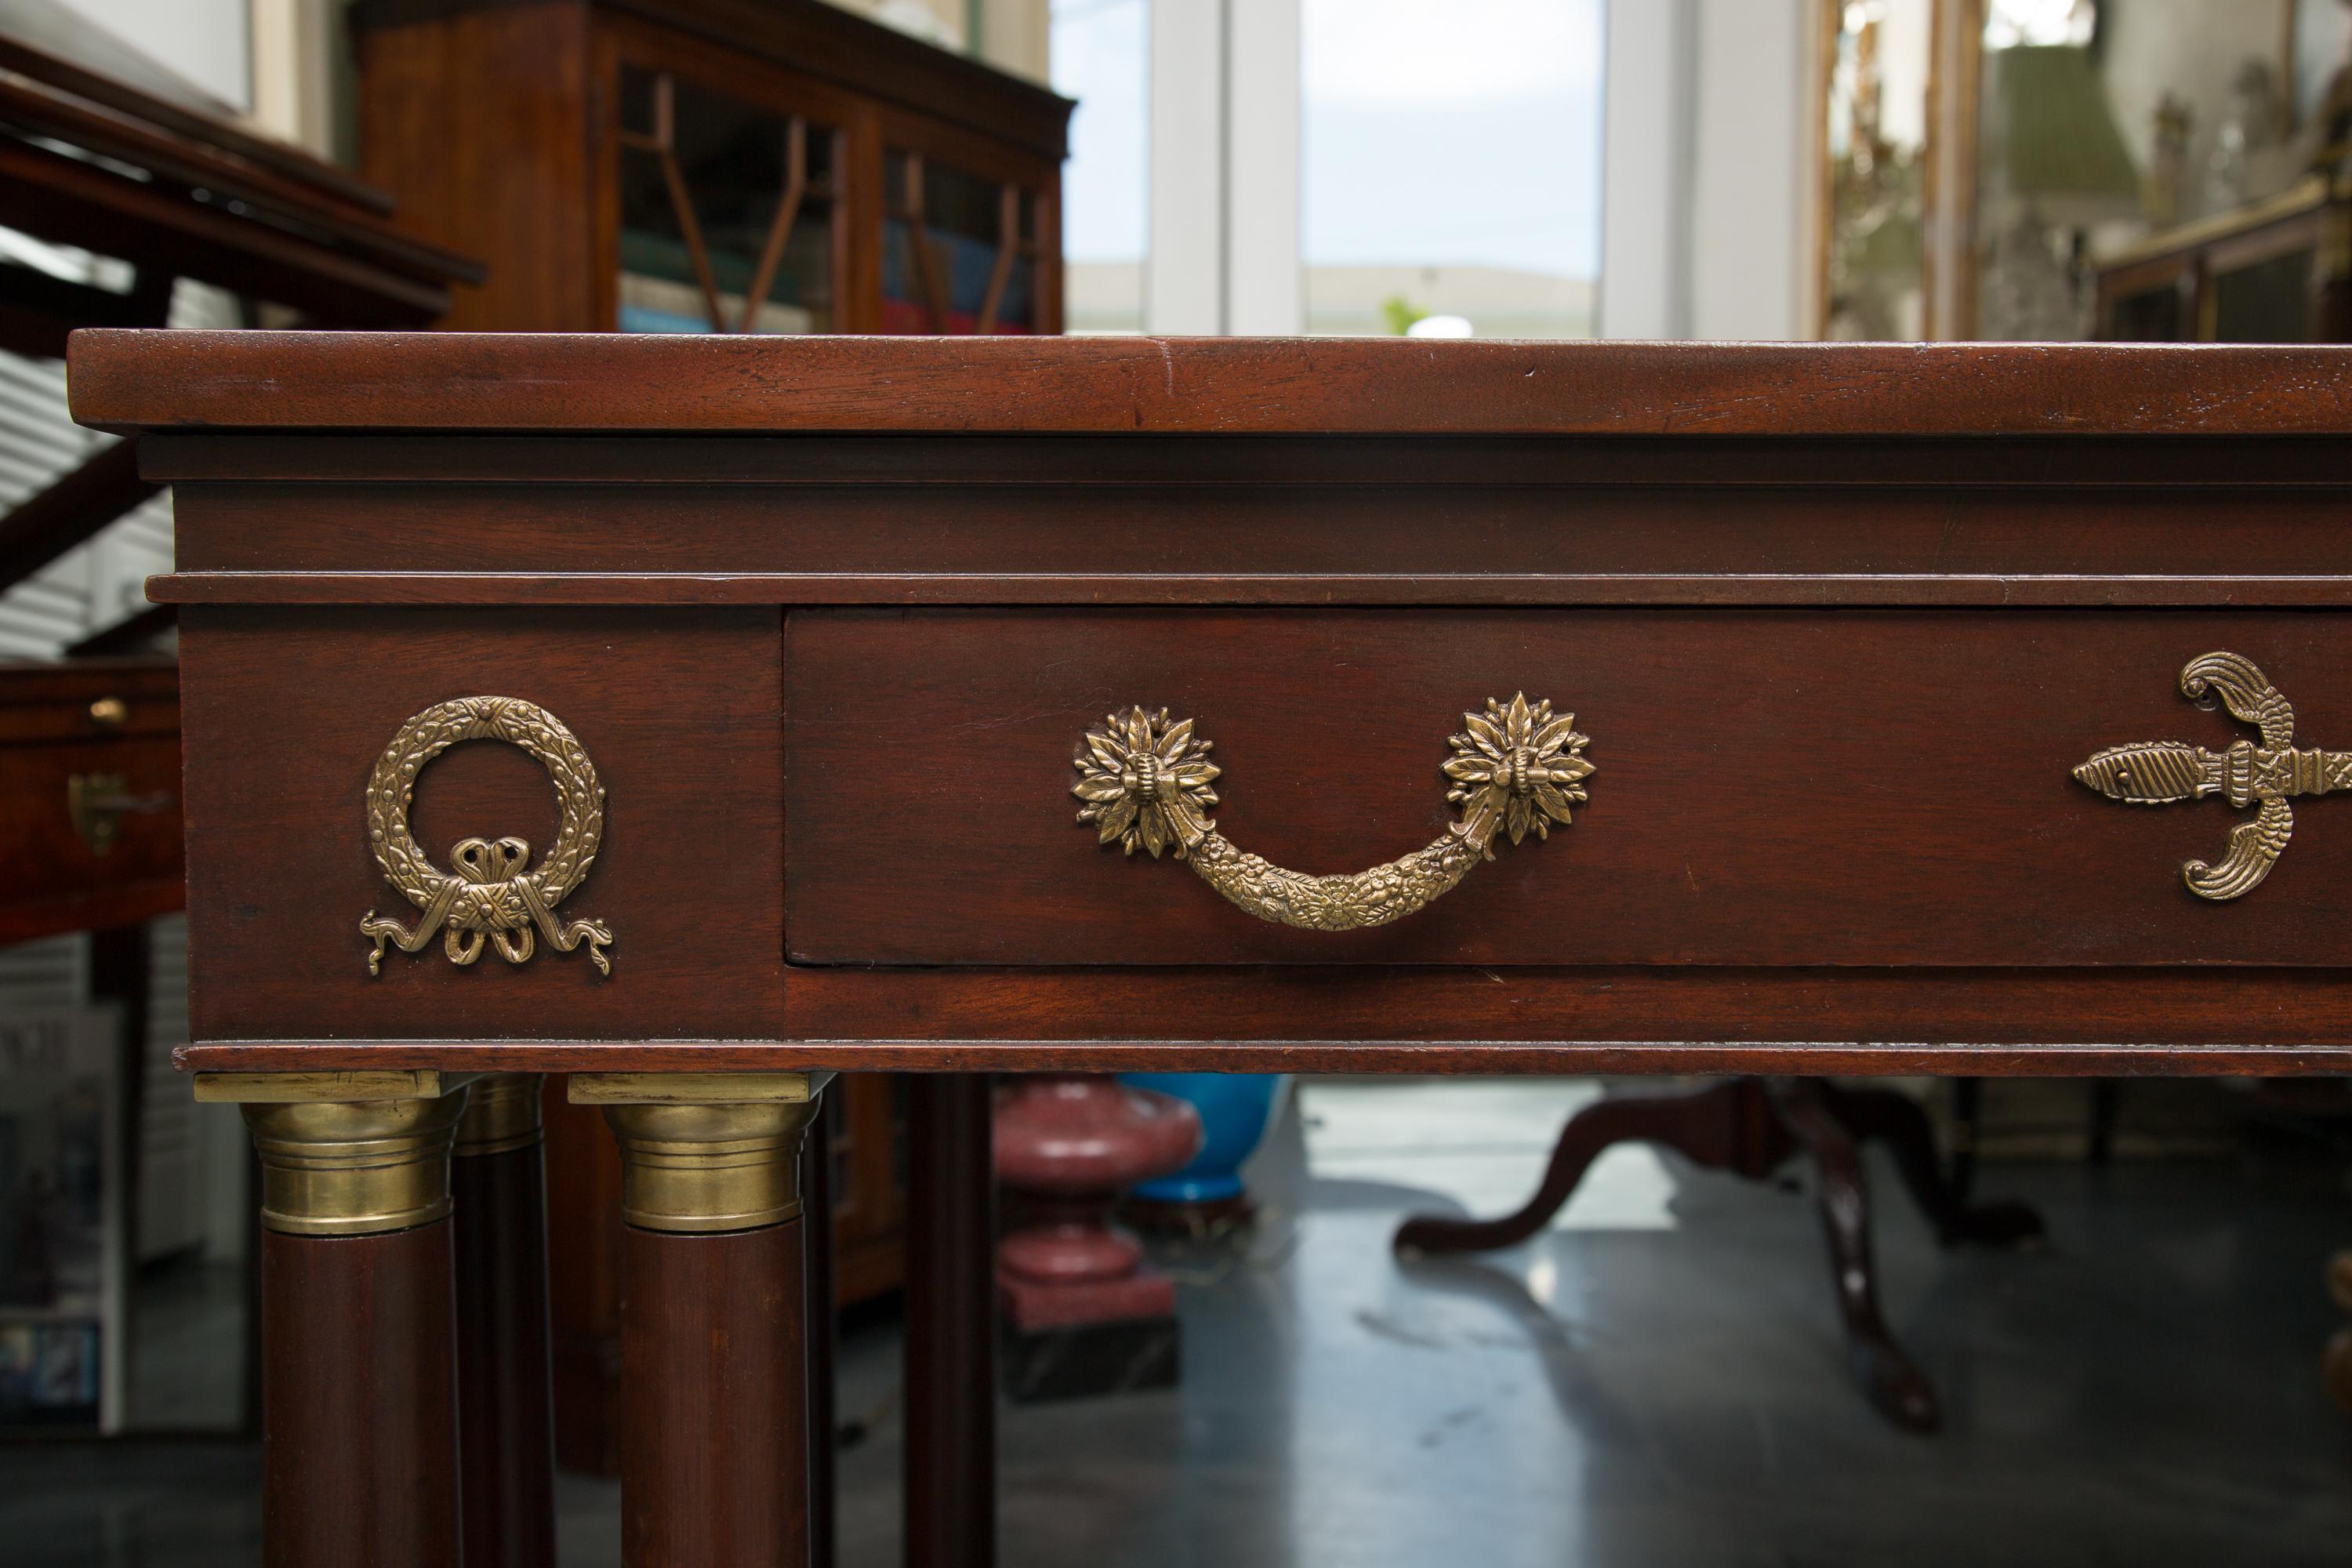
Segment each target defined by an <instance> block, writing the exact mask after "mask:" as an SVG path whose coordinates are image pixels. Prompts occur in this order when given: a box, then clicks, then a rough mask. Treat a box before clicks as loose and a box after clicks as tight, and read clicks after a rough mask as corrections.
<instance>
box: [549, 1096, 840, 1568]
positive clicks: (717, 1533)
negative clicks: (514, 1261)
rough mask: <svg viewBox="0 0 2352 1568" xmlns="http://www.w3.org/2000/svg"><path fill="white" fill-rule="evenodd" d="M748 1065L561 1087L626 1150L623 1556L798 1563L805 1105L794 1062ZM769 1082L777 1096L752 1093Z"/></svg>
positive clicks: (678, 1566)
mask: <svg viewBox="0 0 2352 1568" xmlns="http://www.w3.org/2000/svg"><path fill="white" fill-rule="evenodd" d="M743 1077H744V1079H747V1080H756V1081H747V1082H744V1083H741V1084H735V1085H730V1084H729V1083H728V1082H727V1080H726V1079H725V1078H724V1077H723V1076H722V1075H717V1074H711V1075H671V1076H667V1077H665V1076H663V1075H651V1074H646V1075H637V1074H613V1075H610V1076H609V1077H608V1078H607V1077H593V1076H592V1077H578V1078H574V1079H572V1083H571V1089H570V1092H571V1094H572V1098H573V1099H574V1100H586V1101H589V1102H591V1103H596V1102H600V1099H601V1102H602V1103H604V1106H605V1110H604V1115H605V1120H606V1121H609V1122H610V1123H611V1124H612V1128H613V1132H614V1137H615V1139H616V1140H617V1141H618V1142H619V1143H620V1148H621V1162H622V1197H621V1218H622V1221H623V1224H624V1231H623V1238H622V1245H621V1391H622V1397H621V1434H620V1448H621V1556H622V1561H623V1562H624V1563H627V1564H629V1568H770V1565H784V1568H800V1564H802V1563H804V1562H805V1561H806V1560H807V1552H808V1534H807V1531H808V1480H809V1468H808V1450H807V1447H806V1441H807V1431H806V1426H807V1421H808V1383H807V1364H806V1353H807V1352H806V1345H805V1342H804V1338H803V1335H804V1331H805V1329H804V1318H805V1313H806V1300H807V1298H806V1286H807V1282H806V1279H805V1278H804V1275H803V1268H802V1245H803V1237H802V1227H801V1205H802V1198H801V1186H800V1180H799V1177H800V1145H801V1135H802V1131H803V1128H804V1127H805V1126H806V1124H807V1122H808V1120H809V1118H810V1116H811V1114H812V1113H813V1112H814V1110H815V1109H816V1106H815V1102H814V1101H813V1100H810V1099H808V1098H807V1096H808V1082H807V1079H805V1077H803V1076H802V1075H797V1074H747V1075H743ZM762 1089H764V1090H765V1091H767V1092H768V1093H770V1094H772V1096H773V1098H770V1099H762V1100H754V1099H751V1098H749V1097H750V1096H751V1094H753V1093H757V1092H761V1090H762ZM614 1095H621V1096H628V1097H642V1098H641V1099H634V1100H622V1101H620V1102H615V1100H614V1099H613V1098H611V1097H612V1096H614ZM787 1096H790V1097H791V1098H787ZM722 1097H723V1098H722Z"/></svg>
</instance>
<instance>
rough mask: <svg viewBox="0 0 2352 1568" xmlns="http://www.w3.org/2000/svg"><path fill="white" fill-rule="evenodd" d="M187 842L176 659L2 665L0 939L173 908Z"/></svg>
mask: <svg viewBox="0 0 2352 1568" xmlns="http://www.w3.org/2000/svg"><path fill="white" fill-rule="evenodd" d="M180 842H181V835H180V672H179V669H178V667H177V666H175V665H174V664H173V662H172V661H171V660H170V659H168V658H104V659H78V660H73V661H70V662H66V663H49V662H46V661H42V662H33V663H24V664H8V665H0V865H5V866H6V867H7V868H8V874H7V877H6V878H5V880H0V945H5V944H7V943H11V942H29V941H31V940H33V939H34V938H36V937H43V936H53V935H56V934H58V932H61V931H91V930H103V929H107V928H110V927H121V926H131V925H137V924H139V923H141V922H142V921H150V920H152V919H154V918H155V917H156V916H158V915H163V914H169V913H171V912H172V911H173V910H176V909H178V908H179V907H180V904H181V901H182V900H183V898H184V892H183V888H184V879H183V873H182V870H181V865H180Z"/></svg>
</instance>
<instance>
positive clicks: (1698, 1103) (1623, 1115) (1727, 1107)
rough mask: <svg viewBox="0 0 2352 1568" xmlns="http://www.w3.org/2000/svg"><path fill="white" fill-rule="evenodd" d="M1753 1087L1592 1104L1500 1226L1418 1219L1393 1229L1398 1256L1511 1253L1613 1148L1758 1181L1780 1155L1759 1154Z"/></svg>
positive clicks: (1761, 1134) (1743, 1084)
mask: <svg viewBox="0 0 2352 1568" xmlns="http://www.w3.org/2000/svg"><path fill="white" fill-rule="evenodd" d="M1757 1092H1758V1091H1757V1088H1756V1084H1755V1081H1754V1080H1753V1079H1733V1080H1732V1081H1730V1082H1728V1083H1718V1084H1712V1085H1709V1086H1708V1087H1706V1088H1705V1089H1695V1090H1693V1091H1692V1092H1690V1093H1688V1094H1673V1095H1627V1096H1624V1097H1623V1098H1622V1099H1613V1100H1595V1101H1594V1102H1593V1103H1591V1105H1588V1106H1586V1107H1585V1108H1584V1109H1583V1110H1580V1111H1578V1112H1577V1113H1576V1114H1575V1115H1573V1116H1571V1117H1570V1118H1569V1119H1568V1125H1567V1126H1566V1127H1563V1128H1562V1129H1560V1133H1559V1143H1558V1144H1556V1145H1555V1146H1554V1147H1553V1149H1552V1152H1551V1163H1550V1164H1549V1166H1548V1167H1546V1169H1545V1171H1544V1176H1543V1182H1542V1184H1540V1185H1538V1187H1537V1188H1536V1192H1535V1195H1534V1196H1533V1197H1531V1198H1529V1199H1528V1201H1527V1204H1526V1205H1525V1206H1523V1207H1522V1208H1520V1209H1519V1210H1518V1211H1517V1213H1516V1214H1509V1215H1504V1216H1503V1217H1501V1218H1500V1219H1483V1220H1482V1219H1440V1218H1437V1217H1435V1216H1433V1215H1419V1216H1416V1217H1414V1218H1412V1219H1409V1220H1407V1221H1405V1222H1404V1224H1403V1225H1402V1226H1398V1227H1397V1233H1396V1239H1395V1243H1394V1245H1395V1247H1396V1249H1397V1250H1398V1251H1399V1252H1436V1253H1443V1252H1491V1251H1494V1250H1495V1249H1496V1248H1498V1247H1515V1246H1517V1244H1518V1243H1520V1242H1522V1241H1525V1240H1526V1239H1527V1238H1528V1237H1531V1236H1533V1235H1535V1233H1536V1232H1538V1231H1539V1230H1541V1229H1542V1228H1543V1227H1544V1226H1545V1225H1546V1223H1548V1222H1549V1220H1550V1218H1551V1216H1552V1215H1556V1214H1558V1213H1559V1211H1560V1210H1561V1209H1562V1208H1563V1207H1565V1206H1566V1205H1567V1203H1568V1200H1569V1198H1570V1196H1572V1195H1573V1194H1575V1192H1576V1184H1577V1183H1579V1182H1580V1181H1582V1180H1583V1179H1584V1173H1585V1171H1586V1170H1587V1169H1588V1168H1589V1167H1590V1166H1591V1163H1592V1162H1593V1161H1595V1160H1597V1159H1599V1158H1600V1157H1601V1152H1602V1151H1603V1150H1605V1149H1607V1148H1608V1147H1609V1146H1610V1145H1612V1144H1613V1143H1633V1142H1642V1143H1660V1144H1664V1146H1665V1147H1667V1148H1669V1149H1674V1150H1676V1151H1678V1152H1681V1153H1683V1154H1685V1155H1686V1156H1687V1157H1689V1158H1690V1159H1691V1160H1693V1161H1695V1162H1696V1163H1699V1164H1702V1165H1708V1166H1712V1167H1715V1168H1717V1169H1725V1168H1729V1169H1733V1170H1738V1171H1739V1172H1740V1173H1742V1174H1744V1175H1758V1176H1760V1175H1764V1174H1767V1173H1769V1171H1770V1170H1771V1167H1772V1165H1773V1164H1774V1163H1778V1161H1779V1159H1780V1156H1781V1155H1782V1154H1783V1153H1784V1152H1786V1150H1785V1145H1783V1146H1781V1147H1780V1148H1774V1149H1766V1148H1764V1147H1762V1146H1761V1142H1762V1141H1763V1140H1765V1139H1766V1138H1768V1137H1769V1129H1768V1128H1766V1127H1764V1126H1763V1125H1762V1124H1761V1122H1760V1120H1759V1118H1758V1117H1757V1116H1756V1115H1755V1114H1754V1111H1755V1110H1756V1107H1755V1105H1754V1101H1755V1099H1756V1095H1757Z"/></svg>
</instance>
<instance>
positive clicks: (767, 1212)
mask: <svg viewBox="0 0 2352 1568" xmlns="http://www.w3.org/2000/svg"><path fill="white" fill-rule="evenodd" d="M817 1107H818V1102H817V1101H816V1100H751V1101H736V1102H733V1103H715V1104H714V1103H685V1104H678V1103H669V1104H645V1103H641V1104H624V1105H611V1104H608V1105H606V1106H605V1107H604V1120H605V1121H607V1122H609V1123H610V1124H611V1125H612V1129H613V1136H614V1139H615V1140H616V1141H617V1142H619V1143H620V1146H621V1218H622V1219H623V1220H624V1221H625V1222H627V1223H628V1224H630V1225H633V1226H637V1227H638V1228H639V1229H641V1230H667V1231H722V1230H755V1229H757V1228H759V1227H760V1226H770V1225H779V1224H782V1222H783V1221H785V1220H788V1219H793V1218H795V1217H797V1216H798V1215H799V1214H800V1212H801V1184H800V1151H801V1134H802V1132H803V1131H805V1130H806V1128H807V1127H808V1124H809V1120H810V1118H811V1117H813V1116H814V1115H815V1114H816V1111H817Z"/></svg>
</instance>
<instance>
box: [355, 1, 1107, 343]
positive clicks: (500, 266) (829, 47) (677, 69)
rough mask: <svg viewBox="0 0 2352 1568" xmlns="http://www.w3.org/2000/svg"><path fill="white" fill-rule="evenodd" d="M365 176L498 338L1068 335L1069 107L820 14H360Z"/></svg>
mask: <svg viewBox="0 0 2352 1568" xmlns="http://www.w3.org/2000/svg"><path fill="white" fill-rule="evenodd" d="M352 28H353V30H354V32H355V34H356V35H357V39H358V47H359V59H360V75H361V80H360V153H361V165H362V169H363V171H364V172H365V174H367V176H368V178H370V179H371V180H373V181H376V182H377V183H379V184H383V185H384V186H386V187H387V188H388V189H390V190H391V191H392V192H393V193H394V195H395V196H396V197H397V198H398V200H399V201H400V203H401V208H402V211H403V213H404V215H407V216H413V218H414V221H415V223H416V224H417V225H418V226H421V227H422V228H424V229H425V231H426V232H428V233H432V234H434V235H436V236H438V237H443V238H446V239H448V240H450V241H452V242H454V243H457V244H458V245H460V246H461V247H465V248H467V249H470V250H471V251H473V252H474V253H475V254H477V255H479V256H484V257H487V258H489V259H490V260H491V262H492V268H491V274H490V277H489V279H488V280H487V281H486V282H484V283H483V284H482V285H481V286H480V287H478V288H473V289H461V290H459V292H458V296H457V300H456V302H455V304H454V307H453V308H452V310H451V311H450V313H449V316H448V318H447V319H446V321H445V322H444V323H443V324H444V325H445V326H447V327H451V328H455V329H459V330H471V331H610V330H613V329H614V328H621V329H625V330H630V331H770V332H946V333H958V332H962V333H969V332H1054V331H1060V330H1061V326H1062V264H1061V207H1060V203H1061V164H1062V160H1063V157H1064V156H1065V153H1066V132H1067V125H1068V119H1069V112H1070V110H1071V108H1072V107H1073V106H1072V104H1071V103H1070V101H1069V100H1066V99H1063V98H1060V97H1057V96H1056V95H1055V94H1054V93H1052V92H1050V91H1048V90H1047V89H1045V88H1042V87H1038V86H1035V85H1034V84H1032V83H1029V82H1026V81H1023V80H1021V79H1019V78H1016V77H1013V76H1009V75H1007V74H1005V73H1004V72H1002V71H998V70H994V69H992V68H989V67H987V66H983V65H981V64H979V63H977V62H976V61H973V60H970V59H966V58H962V57H961V56H958V55H953V54H950V53H947V52H946V51H944V50H941V49H938V48H935V47H931V46H930V45H929V44H924V43H921V42H919V41H918V40H916V39H913V38H909V37H903V36H901V35H899V34H898V33H894V32H892V31H890V30H889V29H888V28H886V27H881V26H876V25H875V24H873V23H870V22H866V21H864V20H862V19H860V18H858V17H856V16H851V15H849V14H848V13H846V12H844V11H841V10H838V9H836V8H835V7H833V6H831V5H824V4H821V3H820V0H761V3H757V4H754V3H751V0H672V3H670V4H666V5H659V6H655V5H642V4H627V3H625V0H547V3H542V4H536V5H510V4H509V5H500V4H495V3H492V0H473V3H470V4H469V3H467V0H457V3H455V4H453V3H451V0H362V3H361V4H360V5H356V6H354V7H353V9H352Z"/></svg>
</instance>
